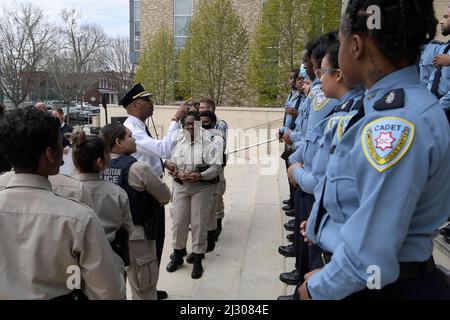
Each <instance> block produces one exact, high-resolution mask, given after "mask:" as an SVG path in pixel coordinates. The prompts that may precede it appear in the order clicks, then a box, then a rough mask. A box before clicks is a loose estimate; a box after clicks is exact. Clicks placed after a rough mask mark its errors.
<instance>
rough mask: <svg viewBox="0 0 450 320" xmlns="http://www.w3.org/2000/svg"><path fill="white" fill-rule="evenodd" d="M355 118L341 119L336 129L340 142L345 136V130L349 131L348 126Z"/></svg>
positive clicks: (346, 117) (344, 117)
mask: <svg viewBox="0 0 450 320" xmlns="http://www.w3.org/2000/svg"><path fill="white" fill-rule="evenodd" d="M353 116H354V115H349V116H342V117H340V119H339V123H338V125H337V128H336V136H337V139H338V141H341V139H342V137H343V136H344V132H345V129H347V126H348V124H349V123H350V120H351V119H352V118H353Z"/></svg>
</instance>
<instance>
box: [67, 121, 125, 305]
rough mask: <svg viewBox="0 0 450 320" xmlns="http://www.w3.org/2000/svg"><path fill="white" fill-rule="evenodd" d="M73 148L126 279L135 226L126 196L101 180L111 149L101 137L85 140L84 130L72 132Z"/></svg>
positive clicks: (88, 137) (120, 189)
mask: <svg viewBox="0 0 450 320" xmlns="http://www.w3.org/2000/svg"><path fill="white" fill-rule="evenodd" d="M72 144H73V153H72V156H73V163H74V165H75V167H76V168H77V169H78V171H79V172H80V173H79V180H80V182H81V184H82V186H83V188H84V189H85V191H86V192H87V193H89V194H90V198H91V200H92V201H91V205H92V209H94V212H95V213H96V214H97V216H98V218H99V219H100V222H101V224H102V226H103V229H104V230H105V234H106V237H107V239H108V241H109V242H110V244H111V247H112V249H113V250H114V252H115V253H116V254H117V259H116V260H117V264H118V266H119V268H120V269H121V270H122V271H121V272H122V274H124V275H125V266H127V265H129V262H130V261H129V252H128V239H129V236H130V235H131V232H132V231H133V223H132V221H131V213H130V205H129V200H128V195H127V194H126V192H125V191H124V190H122V188H120V187H119V186H117V185H115V184H114V183H111V182H107V181H104V180H103V179H102V178H101V177H100V173H101V172H102V171H103V170H104V169H105V168H106V165H107V163H108V161H109V148H108V147H107V146H106V144H105V142H104V140H103V139H102V138H101V137H98V136H93V135H89V136H86V134H85V133H84V131H83V130H81V129H75V130H74V131H73V133H72ZM119 257H120V258H121V259H120V258H119ZM124 297H125V292H124Z"/></svg>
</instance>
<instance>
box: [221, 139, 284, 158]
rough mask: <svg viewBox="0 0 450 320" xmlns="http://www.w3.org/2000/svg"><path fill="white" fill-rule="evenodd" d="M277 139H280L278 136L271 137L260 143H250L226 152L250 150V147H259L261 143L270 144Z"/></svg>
mask: <svg viewBox="0 0 450 320" xmlns="http://www.w3.org/2000/svg"><path fill="white" fill-rule="evenodd" d="M276 140H278V139H277V138H273V139H270V140H267V141H263V142H258V143H255V144H252V145H249V146H245V147H242V148H239V149H236V150H233V151H228V152H226V154H227V155H228V154H233V153H237V152H240V151H244V150H248V149H250V148H254V147H259V146H260V145H263V144H268V143H271V142H273V141H276Z"/></svg>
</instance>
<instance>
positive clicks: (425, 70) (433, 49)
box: [419, 41, 446, 87]
mask: <svg viewBox="0 0 450 320" xmlns="http://www.w3.org/2000/svg"><path fill="white" fill-rule="evenodd" d="M445 47H446V44H445V43H443V42H440V41H432V42H430V43H429V44H427V45H425V46H424V47H423V51H422V54H421V56H420V62H419V71H420V82H421V83H422V84H423V85H424V86H426V87H427V86H428V83H429V82H430V77H431V74H432V73H433V72H434V71H435V70H436V68H435V66H434V64H433V60H434V58H435V57H436V56H437V55H439V54H442V53H443V52H444V50H445Z"/></svg>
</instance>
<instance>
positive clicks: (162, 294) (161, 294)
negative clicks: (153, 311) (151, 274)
mask: <svg viewBox="0 0 450 320" xmlns="http://www.w3.org/2000/svg"><path fill="white" fill-rule="evenodd" d="M156 296H157V297H158V300H164V299H167V292H166V291H162V290H158V291H156Z"/></svg>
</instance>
